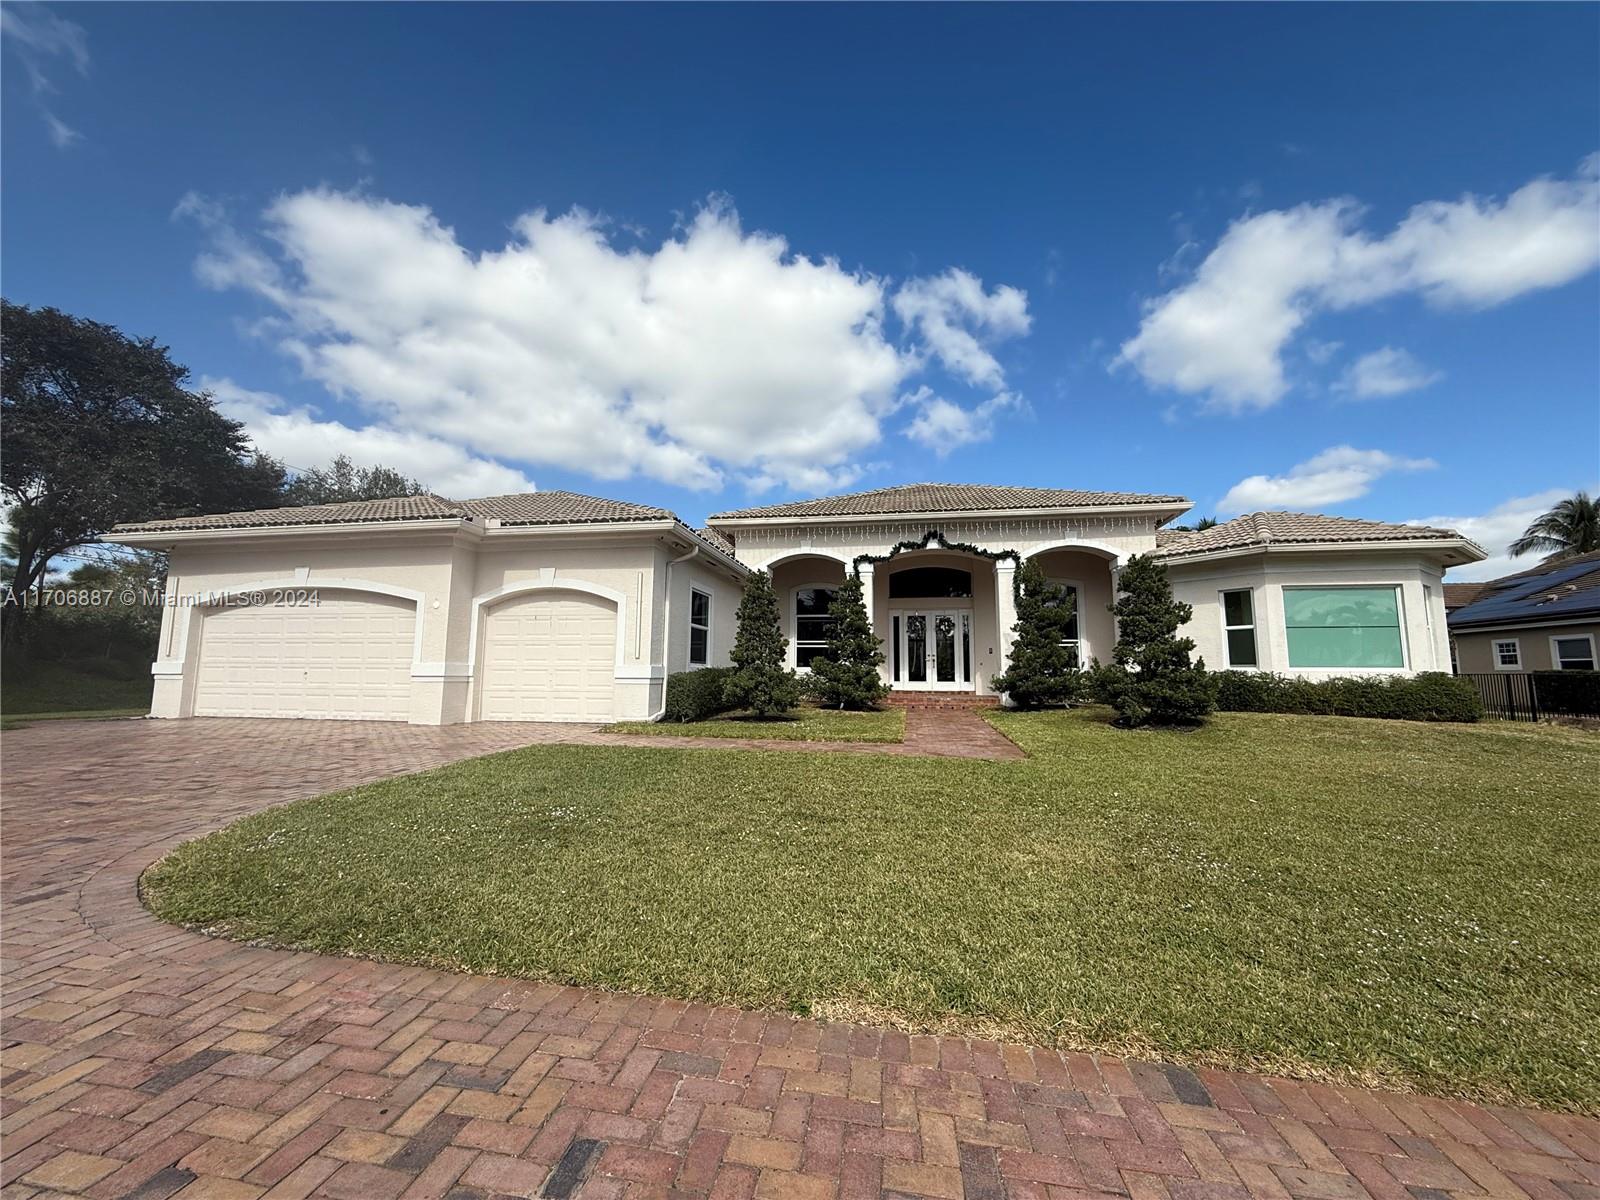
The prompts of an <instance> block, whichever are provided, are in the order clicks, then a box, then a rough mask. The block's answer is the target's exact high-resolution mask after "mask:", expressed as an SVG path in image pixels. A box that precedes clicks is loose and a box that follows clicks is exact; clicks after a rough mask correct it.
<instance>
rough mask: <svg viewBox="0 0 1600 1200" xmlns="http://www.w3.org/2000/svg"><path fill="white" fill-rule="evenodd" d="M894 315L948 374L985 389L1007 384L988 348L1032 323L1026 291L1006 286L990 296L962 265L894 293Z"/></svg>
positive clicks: (1019, 332) (1018, 333) (1022, 331)
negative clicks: (912, 332)
mask: <svg viewBox="0 0 1600 1200" xmlns="http://www.w3.org/2000/svg"><path fill="white" fill-rule="evenodd" d="M894 311H895V314H896V315H897V316H898V317H899V318H900V319H901V320H902V321H904V322H905V323H906V325H907V326H909V327H910V328H912V329H914V330H915V331H916V332H917V333H919V334H920V335H921V337H922V340H923V342H924V343H925V345H926V346H927V348H928V351H929V353H931V354H932V355H933V356H934V357H935V358H937V359H938V360H939V362H940V364H941V365H942V366H944V368H945V369H946V370H948V371H949V372H950V373H951V374H953V375H956V376H958V377H959V378H962V379H965V380H966V381H967V382H968V383H970V384H972V385H974V386H975V387H985V388H998V387H1001V386H1002V385H1003V384H1004V383H1005V372H1004V371H1003V370H1001V368H1000V364H999V362H998V361H996V359H995V357H994V355H993V354H991V353H990V352H989V349H988V347H989V345H991V344H992V343H994V342H997V341H1000V340H1002V339H1004V338H1008V337H1019V336H1021V335H1022V334H1025V333H1027V332H1028V329H1029V327H1030V326H1031V325H1032V323H1033V319H1032V318H1031V317H1030V316H1029V315H1028V297H1027V295H1026V293H1024V292H1021V291H1018V290H1017V289H1016V288H1014V287H1007V286H1004V285H1002V286H1000V287H997V288H995V289H994V291H992V292H986V291H984V288H983V280H981V279H979V278H977V277H976V276H974V275H971V274H969V273H968V272H966V271H963V270H961V269H960V268H959V267H952V268H951V269H950V270H948V271H946V272H945V273H944V274H943V275H935V276H933V277H932V278H931V279H912V280H908V281H907V282H906V283H905V284H904V285H902V286H901V288H900V290H899V291H897V292H896V293H895V295H894Z"/></svg>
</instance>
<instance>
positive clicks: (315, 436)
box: [200, 376, 534, 500]
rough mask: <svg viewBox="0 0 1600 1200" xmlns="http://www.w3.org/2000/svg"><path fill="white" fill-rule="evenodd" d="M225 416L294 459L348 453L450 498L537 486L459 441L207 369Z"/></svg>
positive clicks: (302, 461) (304, 462)
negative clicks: (338, 410) (324, 406)
mask: <svg viewBox="0 0 1600 1200" xmlns="http://www.w3.org/2000/svg"><path fill="white" fill-rule="evenodd" d="M200 386H201V388H202V389H204V390H205V391H208V392H210V393H211V394H212V396H213V397H214V398H215V400H216V402H217V408H218V409H220V410H221V411H222V413H223V414H224V415H225V416H228V417H230V418H232V419H233V420H235V421H240V422H243V424H244V427H245V431H246V432H247V433H249V435H250V438H251V440H252V441H254V442H255V444H256V446H257V447H258V448H260V449H261V450H263V451H265V452H266V453H268V454H270V455H272V457H274V458H276V459H278V460H280V461H282V462H284V463H286V464H288V465H289V466H291V467H299V468H302V469H303V468H307V467H321V466H326V465H327V464H328V463H329V462H330V461H332V460H333V459H334V458H335V457H336V456H337V455H340V454H346V455H349V456H350V459H351V461H353V462H355V463H356V464H357V465H358V466H364V467H371V466H377V465H378V464H380V463H381V464H382V465H383V466H386V467H392V468H394V469H395V470H396V471H399V472H400V473H401V474H402V475H406V476H408V477H409V478H412V479H417V480H420V481H421V482H422V484H423V486H425V487H428V488H431V489H432V490H433V491H434V492H436V493H438V494H439V495H442V496H448V497H451V498H452V499H458V500H463V499H471V498H473V497H475V496H498V495H504V494H505V493H507V492H531V491H532V490H533V486H534V485H533V481H532V480H531V479H529V478H528V477H527V476H526V475H524V474H523V473H522V472H521V471H517V470H514V469H512V468H511V467H507V466H504V465H503V464H501V463H497V462H495V461H493V460H492V459H488V458H482V457H479V456H476V455H472V454H468V453H467V452H466V451H464V450H462V449H461V448H460V447H459V446H455V445H452V444H451V443H449V442H446V441H442V440H441V439H439V438H435V437H429V436H427V435H426V434H421V433H416V432H414V431H406V430H399V429H387V428H384V427H382V426H379V425H367V426H364V427H362V428H359V429H358V428H353V427H351V426H349V425H345V424H343V423H342V422H339V421H328V420H323V419H321V418H319V417H317V416H316V415H315V414H314V413H312V412H311V411H310V410H309V409H307V408H304V407H298V408H297V407H292V406H291V405H289V404H288V402H286V401H285V400H284V399H283V398H282V397H281V396H277V395H274V394H273V393H272V392H261V391H254V390H251V389H249V388H244V387H240V386H239V385H238V384H237V383H235V382H234V381H233V380H231V379H216V378H212V377H210V376H202V377H201V380H200Z"/></svg>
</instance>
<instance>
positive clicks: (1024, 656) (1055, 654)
mask: <svg viewBox="0 0 1600 1200" xmlns="http://www.w3.org/2000/svg"><path fill="white" fill-rule="evenodd" d="M1017 587H1018V593H1017V623H1016V624H1015V625H1013V626H1012V627H1011V631H1012V632H1013V633H1015V634H1016V635H1017V636H1016V639H1015V640H1014V641H1013V642H1012V643H1011V660H1010V662H1009V664H1008V665H1007V667H1006V671H1005V674H1004V675H997V676H995V677H994V679H993V680H991V681H990V682H991V684H992V686H993V687H994V689H995V690H996V691H998V692H1004V693H1005V695H1006V698H1007V699H1008V700H1010V701H1011V703H1013V704H1015V705H1016V706H1017V707H1018V708H1047V707H1049V706H1051V705H1057V704H1068V703H1070V702H1072V701H1073V700H1076V699H1077V698H1078V696H1079V694H1080V693H1081V691H1082V679H1081V677H1080V676H1079V674H1078V672H1077V670H1076V669H1075V668H1074V667H1073V665H1072V655H1071V653H1070V652H1069V651H1068V650H1067V647H1065V646H1063V645H1062V644H1061V643H1062V642H1064V641H1065V640H1066V638H1067V634H1068V633H1069V632H1070V629H1071V624H1072V597H1071V596H1070V595H1069V594H1068V593H1067V589H1066V588H1064V587H1061V586H1059V585H1058V584H1054V583H1051V582H1050V581H1049V580H1048V579H1046V578H1045V577H1044V569H1043V568H1042V567H1040V566H1039V563H1038V560H1036V559H1032V558H1030V559H1027V560H1025V561H1024V562H1023V564H1022V571H1021V572H1020V573H1019V575H1018V576H1017Z"/></svg>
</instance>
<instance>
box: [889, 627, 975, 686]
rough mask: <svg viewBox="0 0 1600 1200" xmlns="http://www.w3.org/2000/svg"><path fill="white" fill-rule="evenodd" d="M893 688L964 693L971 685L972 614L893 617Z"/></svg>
mask: <svg viewBox="0 0 1600 1200" xmlns="http://www.w3.org/2000/svg"><path fill="white" fill-rule="evenodd" d="M893 649H894V654H893V664H894V686H895V687H900V688H927V689H929V690H934V689H941V688H942V689H944V690H947V691H961V690H965V689H968V688H970V687H971V686H972V614H971V612H965V611H946V612H902V613H898V614H896V615H895V618H894V647H893Z"/></svg>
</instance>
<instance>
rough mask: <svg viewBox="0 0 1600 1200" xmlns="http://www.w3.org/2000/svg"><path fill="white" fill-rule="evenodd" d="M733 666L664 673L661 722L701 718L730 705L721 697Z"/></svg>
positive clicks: (697, 719)
mask: <svg viewBox="0 0 1600 1200" xmlns="http://www.w3.org/2000/svg"><path fill="white" fill-rule="evenodd" d="M732 674H733V668H732V667H701V668H700V669H699V670H697V671H679V672H678V673H677V674H676V675H668V676H667V705H666V709H665V711H664V712H663V713H662V714H661V719H662V720H663V721H704V720H705V719H706V718H707V717H714V716H716V715H717V714H718V713H724V712H727V711H728V710H729V709H730V708H732V707H733V706H732V705H730V704H729V703H728V702H727V701H726V700H725V699H723V693H724V691H725V690H726V688H727V683H728V676H729V675H732Z"/></svg>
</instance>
